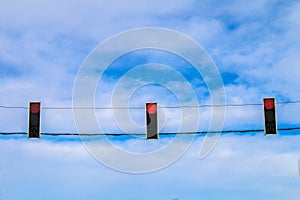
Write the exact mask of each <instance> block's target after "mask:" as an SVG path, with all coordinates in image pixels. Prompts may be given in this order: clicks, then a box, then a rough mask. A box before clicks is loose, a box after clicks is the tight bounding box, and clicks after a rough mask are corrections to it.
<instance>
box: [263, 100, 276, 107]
mask: <svg viewBox="0 0 300 200" xmlns="http://www.w3.org/2000/svg"><path fill="white" fill-rule="evenodd" d="M274 101H275V100H274V98H268V99H264V106H265V108H266V109H268V110H271V109H273V108H274V103H275V102H274Z"/></svg>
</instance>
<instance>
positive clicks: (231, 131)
mask: <svg viewBox="0 0 300 200" xmlns="http://www.w3.org/2000/svg"><path fill="white" fill-rule="evenodd" d="M277 130H278V131H292V130H300V127H286V128H278V129H277ZM250 132H252V133H254V132H264V129H240V130H222V131H191V132H165V133H159V135H176V134H181V135H201V134H216V133H221V134H224V133H250ZM27 134H28V133H26V132H0V135H27ZM41 135H47V136H144V135H145V134H144V133H130V134H129V133H98V134H91V133H41Z"/></svg>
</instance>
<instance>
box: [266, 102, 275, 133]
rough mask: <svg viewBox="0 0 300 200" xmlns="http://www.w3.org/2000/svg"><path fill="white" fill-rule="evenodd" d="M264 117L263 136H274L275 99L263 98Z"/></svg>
mask: <svg viewBox="0 0 300 200" xmlns="http://www.w3.org/2000/svg"><path fill="white" fill-rule="evenodd" d="M263 104H264V116H265V135H276V134H277V124H276V111H275V98H264V99H263Z"/></svg>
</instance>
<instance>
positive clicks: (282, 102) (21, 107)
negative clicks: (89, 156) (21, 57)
mask: <svg viewBox="0 0 300 200" xmlns="http://www.w3.org/2000/svg"><path fill="white" fill-rule="evenodd" d="M296 103H300V100H297V101H280V102H276V104H281V105H282V104H296ZM262 105H263V104H262V103H243V104H222V105H211V104H206V105H183V106H158V108H166V109H169V108H212V107H244V106H262ZM0 108H3V109H29V108H28V107H24V106H5V105H0ZM41 109H44V110H74V109H75V110H93V109H95V110H112V109H124V110H127V109H129V110H131V109H145V107H51V106H49V107H42V108H41Z"/></svg>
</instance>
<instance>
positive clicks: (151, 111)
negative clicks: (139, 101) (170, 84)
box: [146, 103, 157, 115]
mask: <svg viewBox="0 0 300 200" xmlns="http://www.w3.org/2000/svg"><path fill="white" fill-rule="evenodd" d="M146 110H147V113H149V114H150V115H153V114H155V113H156V112H157V105H156V104H155V103H149V104H148V105H147V107H146Z"/></svg>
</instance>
